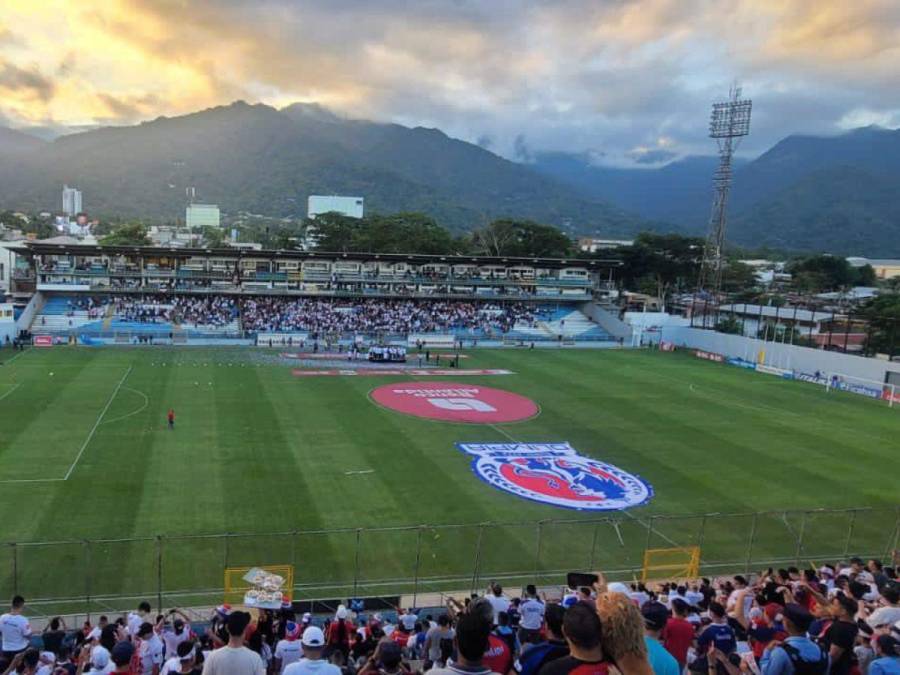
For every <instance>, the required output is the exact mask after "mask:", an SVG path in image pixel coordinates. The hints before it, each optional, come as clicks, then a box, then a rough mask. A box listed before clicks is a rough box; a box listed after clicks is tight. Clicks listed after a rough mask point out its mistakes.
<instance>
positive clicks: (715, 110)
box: [697, 85, 753, 297]
mask: <svg viewBox="0 0 900 675" xmlns="http://www.w3.org/2000/svg"><path fill="white" fill-rule="evenodd" d="M752 106H753V102H752V101H751V100H750V99H741V88H740V87H738V86H736V85H735V86H733V87H731V90H730V92H729V96H728V100H727V101H722V102H720V103H713V107H712V114H711V115H710V118H709V137H710V138H715V139H716V142H717V143H718V144H719V166H718V168H717V169H716V172H715V174H714V175H713V186H714V188H715V195H714V196H713V206H712V214H711V215H710V217H709V233H708V234H707V237H706V245H705V246H704V248H703V265H702V266H701V268H700V279H699V281H698V284H697V290H699V291H701V292H706V293H708V294H712V295H713V296H714V297H715V296H718V293H719V291H720V290H721V288H722V249H723V247H724V246H725V225H726V207H727V206H728V192H729V190H730V189H731V158H732V156H733V155H734V151H735V150H736V149H737V146H738V144H739V143H740V139H741V138H743V137H744V136H746V135H747V134H749V133H750V109H751V108H752Z"/></svg>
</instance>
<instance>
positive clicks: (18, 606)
mask: <svg viewBox="0 0 900 675" xmlns="http://www.w3.org/2000/svg"><path fill="white" fill-rule="evenodd" d="M24 608H25V598H23V597H22V596H21V595H17V596H15V597H14V598H13V599H12V607H11V608H10V610H9V611H8V612H7V613H6V614H4V615H3V616H0V634H2V637H3V656H4V657H5V659H6V660H7V661H11V660H12V659H13V658H14V657H15V655H16V654H18V653H19V652H23V651H25V650H26V649H28V638H30V637H31V625H30V624H29V623H28V619H27V618H26V617H25V616H23V615H22V611H23V610H24Z"/></svg>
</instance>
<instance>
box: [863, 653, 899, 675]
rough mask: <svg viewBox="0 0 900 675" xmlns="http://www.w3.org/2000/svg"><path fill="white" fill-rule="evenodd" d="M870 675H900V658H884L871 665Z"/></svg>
mask: <svg viewBox="0 0 900 675" xmlns="http://www.w3.org/2000/svg"><path fill="white" fill-rule="evenodd" d="M869 675H900V657H897V656H882V657H881V658H880V659H875V660H874V661H872V663H870V664H869Z"/></svg>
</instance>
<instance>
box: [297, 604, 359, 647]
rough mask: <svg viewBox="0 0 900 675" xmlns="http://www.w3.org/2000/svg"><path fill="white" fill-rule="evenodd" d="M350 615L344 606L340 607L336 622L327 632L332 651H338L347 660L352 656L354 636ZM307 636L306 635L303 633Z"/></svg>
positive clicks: (326, 635)
mask: <svg viewBox="0 0 900 675" xmlns="http://www.w3.org/2000/svg"><path fill="white" fill-rule="evenodd" d="M349 615H350V613H349V612H348V611H347V608H346V607H344V605H338V608H337V611H336V612H335V614H334V621H332V622H331V623H330V624H328V629H327V630H326V632H325V641H326V642H327V643H328V647H329V649H331V650H338V651H339V652H341V653H342V654H343V655H344V657H345V658H346V657H347V656H348V655H349V654H350V638H351V636H352V635H353V630H354V629H353V622H352V621H350V620H349V618H348V617H349ZM303 634H304V635H306V633H305V632H304V633H303Z"/></svg>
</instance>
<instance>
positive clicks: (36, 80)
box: [0, 61, 55, 101]
mask: <svg viewBox="0 0 900 675" xmlns="http://www.w3.org/2000/svg"><path fill="white" fill-rule="evenodd" d="M0 89H6V90H7V91H9V92H11V93H18V94H20V95H24V96H25V97H33V98H37V99H39V100H41V101H48V100H50V98H52V97H53V92H54V89H55V85H54V84H53V81H52V80H50V79H49V78H47V77H45V76H44V75H43V74H41V72H40V71H38V70H37V68H29V69H26V68H19V67H18V66H16V65H14V64H12V63H9V62H3V61H0Z"/></svg>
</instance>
